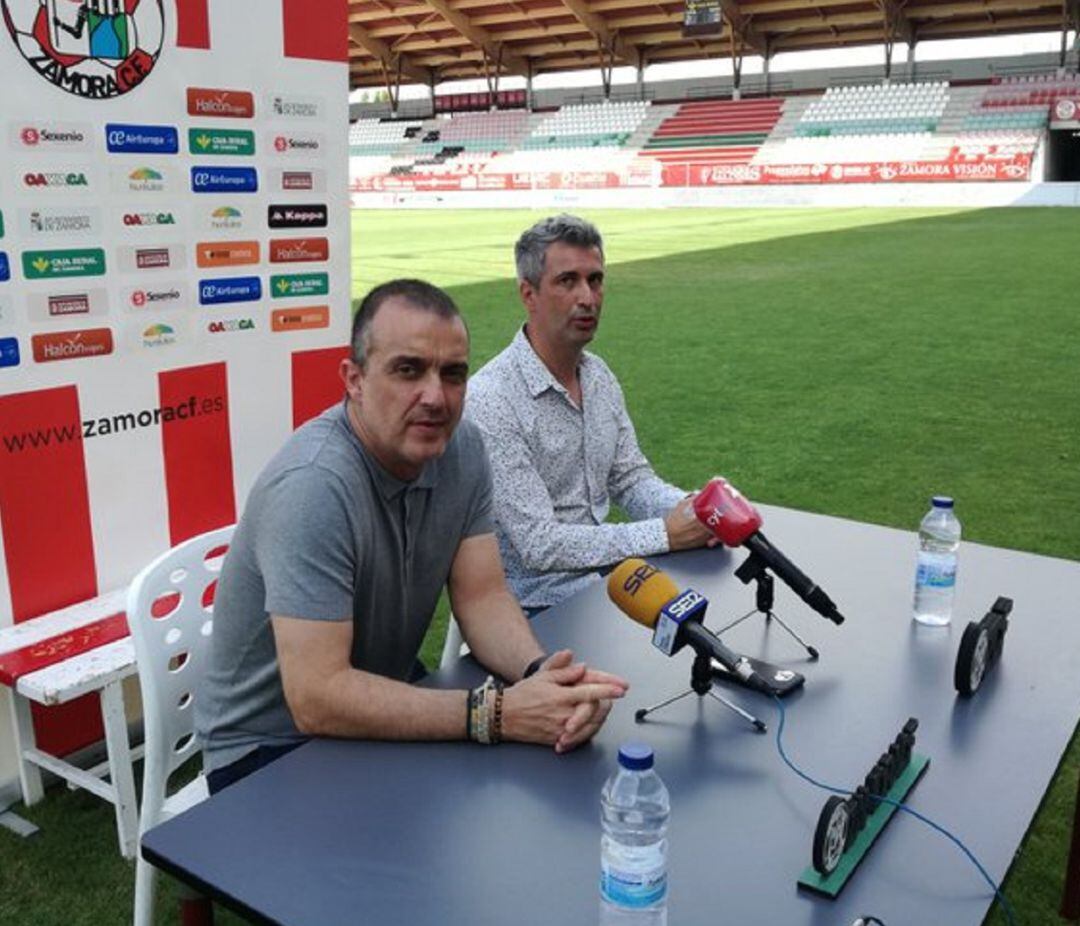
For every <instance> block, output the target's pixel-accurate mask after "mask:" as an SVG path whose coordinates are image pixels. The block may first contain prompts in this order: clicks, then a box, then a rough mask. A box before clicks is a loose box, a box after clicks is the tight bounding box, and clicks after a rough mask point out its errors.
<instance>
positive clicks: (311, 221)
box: [266, 203, 326, 228]
mask: <svg viewBox="0 0 1080 926" xmlns="http://www.w3.org/2000/svg"><path fill="white" fill-rule="evenodd" d="M266 222H267V224H268V225H269V226H270V227H271V228H325V227H326V206H325V205H323V204H321V203H319V204H314V205H304V206H300V205H297V206H293V205H291V204H287V203H283V204H274V205H270V206H268V207H267V210H266Z"/></svg>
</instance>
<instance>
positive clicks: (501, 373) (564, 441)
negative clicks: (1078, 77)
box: [465, 215, 712, 614]
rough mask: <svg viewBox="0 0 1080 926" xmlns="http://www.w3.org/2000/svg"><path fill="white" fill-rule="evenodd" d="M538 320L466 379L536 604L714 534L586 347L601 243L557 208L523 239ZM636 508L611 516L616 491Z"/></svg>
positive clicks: (505, 529) (501, 508)
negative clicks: (622, 519) (616, 566)
mask: <svg viewBox="0 0 1080 926" xmlns="http://www.w3.org/2000/svg"><path fill="white" fill-rule="evenodd" d="M514 256H515V259H516V262H517V275H518V292H519V294H520V296H521V301H522V303H523V304H524V306H525V312H526V314H527V316H528V317H527V319H526V322H525V325H524V327H523V328H522V329H521V330H520V331H518V333H517V335H516V336H515V337H514V340H513V341H511V343H510V346H509V347H507V348H506V349H505V350H504V351H503V352H502V353H500V354H499V355H498V356H496V357H495V358H494V359H492V360H491V361H490V362H489V363H487V364H486V365H485V366H484V367H483V368H482V369H481V370H480V371H479V372H478V373H477V374H476V375H475V376H473V377H472V379H470V381H469V391H468V400H467V402H466V412H465V414H466V417H467V418H469V419H470V420H472V421H474V422H475V423H476V424H477V425H479V427H480V430H481V431H482V432H483V434H484V443H485V445H486V447H487V451H488V456H489V457H490V459H491V465H492V469H493V475H494V480H495V517H496V525H497V535H498V539H499V548H500V551H501V553H502V558H503V564H504V566H505V567H506V575H507V579H508V580H509V582H510V586H511V588H512V590H513V591H514V594H515V595H517V598H518V600H519V601H520V602H521V605H522V607H523V608H525V609H526V611H528V612H529V613H530V614H535V613H536V612H537V611H539V610H541V609H543V608H546V607H550V606H551V605H554V604H558V603H559V602H560V601H562V600H563V599H564V598H567V597H569V596H570V595H572V594H574V593H575V592H576V591H578V590H579V589H581V588H583V587H584V586H585V585H587V584H588V583H589V582H591V581H593V580H595V578H596V576H597V573H598V571H599V570H603V569H605V568H606V567H609V566H610V565H611V564H613V563H617V562H619V561H620V560H622V559H624V558H625V557H627V556H648V555H649V554H655V553H667V552H668V551H670V550H686V549H691V548H693V547H700V546H705V545H707V544H711V543H712V537H711V534H710V533H709V532H708V531H707V530H706V529H705V528H704V527H703V526H702V525H701V524H699V523H698V521H697V519H696V518H695V517H694V514H693V511H692V509H691V507H690V501H689V498H688V497H687V494H686V493H685V492H683V491H682V490H681V489H679V488H677V487H675V486H673V485H671V484H670V483H667V482H665V481H664V480H663V479H661V478H659V477H658V476H657V475H656V473H655V472H654V471H653V469H652V466H650V464H649V461H648V460H647V459H645V455H644V454H643V453H642V452H641V449H640V448H639V447H638V443H637V436H636V435H635V433H634V425H633V423H632V422H631V421H630V416H629V415H628V414H627V411H626V404H625V402H624V401H623V395H622V390H621V389H620V388H619V383H618V381H617V380H616V379H615V376H614V374H613V373H612V372H611V370H610V369H608V367H607V365H606V364H605V363H604V361H603V360H601V359H600V358H599V357H597V356H596V355H595V354H591V353H589V352H587V351H586V350H585V347H586V345H587V344H588V343H589V342H590V341H591V340H592V339H593V336H594V335H595V334H596V328H597V325H598V324H599V322H600V308H601V305H602V303H603V300H604V250H603V241H602V239H601V237H600V233H599V232H598V231H597V230H596V228H595V227H594V226H593V225H592V224H590V223H589V222H586V221H585V220H583V219H580V218H577V217H576V216H571V215H559V216H554V217H551V218H548V219H544V220H542V221H540V222H538V223H537V224H536V225H534V226H533V227H532V228H530V229H529V230H528V231H526V232H525V233H524V234H523V235H522V236H521V238H520V239H518V242H517V245H516V247H515V249H514ZM612 502H614V503H616V504H617V505H619V506H620V507H621V508H622V509H623V510H624V511H625V512H626V513H627V514H628V515H629V516H630V517H631V518H633V519H634V520H633V521H632V522H631V523H627V524H608V523H605V521H606V519H607V515H608V511H609V509H610V506H611V503H612Z"/></svg>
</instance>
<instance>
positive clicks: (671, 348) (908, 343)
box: [0, 209, 1080, 926]
mask: <svg viewBox="0 0 1080 926" xmlns="http://www.w3.org/2000/svg"><path fill="white" fill-rule="evenodd" d="M541 214H542V213H539V212H526V211H523V210H522V211H479V210H478V211H460V212H427V211H406V210H402V211H397V212H360V213H354V214H353V267H352V277H353V293H354V295H355V296H359V295H361V294H362V293H363V292H364V291H366V290H367V289H368V288H369V287H370V286H372V285H374V284H375V283H378V282H381V281H383V280H386V279H390V278H391V277H395V276H419V277H424V278H427V279H430V280H432V281H433V282H435V283H438V284H440V285H443V286H445V287H447V288H449V290H450V291H451V293H452V294H453V296H454V298H455V299H456V300H457V301H458V303H459V305H460V306H461V307H462V310H463V311H464V313H465V315H466V317H467V319H468V322H469V327H470V329H471V332H472V344H473V354H472V361H473V367H474V368H478V367H479V366H480V365H481V364H482V363H483V362H484V361H485V360H487V359H488V358H490V357H491V356H492V355H494V354H495V353H496V352H497V351H498V350H500V349H501V348H502V347H503V346H504V345H505V344H506V343H507V342H508V341H509V339H510V338H511V337H512V335H513V333H514V330H515V329H516V327H517V326H518V325H519V324H520V322H521V319H522V314H521V310H520V308H519V306H518V302H517V298H516V287H515V284H514V282H513V262H512V244H513V241H514V239H515V238H516V236H517V234H518V233H519V232H520V231H521V230H522V229H523V228H524V227H525V226H527V225H528V224H530V223H531V222H532V221H533V220H535V219H536V218H538V217H540V215H541ZM585 214H586V215H587V216H589V217H590V218H592V219H594V220H595V221H596V222H597V223H598V224H599V226H600V228H601V230H602V231H603V233H604V236H605V243H606V249H607V257H608V284H607V296H606V300H605V304H604V315H603V321H602V324H601V326H600V333H599V335H598V337H597V339H596V342H595V345H594V346H595V349H596V350H597V351H598V352H599V353H601V354H602V355H603V356H604V358H605V359H606V360H607V361H608V363H609V364H610V365H611V366H612V368H613V369H614V370H615V371H616V373H617V374H618V375H619V377H620V379H621V381H622V383H623V386H624V388H625V391H626V396H627V402H628V404H629V406H630V410H631V414H632V415H633V418H634V421H635V423H636V425H637V429H638V436H639V438H640V440H641V444H642V446H643V448H644V449H645V451H646V453H647V454H648V455H649V456H650V458H651V459H652V460H653V462H654V464H655V465H656V466H657V468H658V469H659V470H660V471H661V472H662V473H664V474H665V475H666V476H668V477H669V478H671V479H672V480H673V481H676V482H678V483H681V484H683V485H686V486H694V485H698V484H700V483H701V482H702V481H704V480H705V479H707V478H708V477H709V476H711V475H713V474H714V473H717V472H720V473H723V474H725V475H727V476H728V477H730V478H731V479H732V480H733V482H734V483H735V484H736V485H738V486H740V487H742V488H743V489H744V491H746V492H747V493H748V494H749V496H750V497H751V498H752V499H754V500H756V501H760V502H765V503H770V504H778V505H785V506H789V507H793V508H800V509H804V510H807V511H817V512H823V513H827V514H832V515H838V516H841V517H847V518H854V519H856V520H860V521H867V522H872V523H876V524H885V525H890V526H894V527H900V528H904V529H909V530H914V528H915V526H916V524H917V522H918V520H919V518H920V517H921V515H922V514H923V511H924V509H925V508H926V507H927V497H928V496H929V495H930V494H931V493H933V492H948V493H950V494H952V495H954V496H955V497H956V499H957V507H958V513H959V515H960V518H961V520H962V521H963V525H964V537H965V539H966V540H973V541H978V542H981V543H987V544H992V545H995V546H1003V547H1011V548H1015V549H1021V550H1030V551H1033V552H1036V553H1042V554H1046V555H1050V556H1059V557H1067V558H1071V559H1080V520H1078V517H1077V516H1078V514H1080V480H1078V478H1077V458H1078V453H1080V450H1078V447H1080V311H1078V301H1077V290H1076V280H1077V276H1076V270H1075V268H1076V264H1077V255H1078V254H1080V220H1078V219H1077V213H1076V211H1075V210H1069V209H997V210H966V211H965V210H925V209H920V210H914V209H891V210H884V209H814V210H799V209H760V210H714V209H709V210H659V209H657V210H633V211H614V210H613V211H593V210H585ZM445 619H446V618H445V607H443V608H442V609H440V614H439V615H438V619H437V622H436V625H435V626H434V627H433V629H432V633H431V634H430V635H429V638H428V641H427V643H426V644H425V651H424V658H425V659H426V661H428V663H429V664H432V663H434V662H435V661H437V659H438V654H439V652H440V650H441V642H442V636H443V634H444V632H445ZM1078 767H1080V746H1078V743H1077V741H1076V739H1075V738H1074V742H1073V743H1072V745H1071V746H1070V748H1069V750H1068V752H1067V754H1066V757H1065V760H1064V761H1063V763H1062V767H1061V769H1060V770H1059V773H1058V775H1057V776H1056V778H1055V780H1054V782H1053V783H1052V785H1051V787H1050V789H1049V791H1048V794H1047V796H1046V799H1045V801H1044V804H1043V807H1042V809H1041V810H1040V812H1039V814H1038V816H1037V817H1036V819H1035V822H1034V824H1033V826H1032V828H1031V831H1030V832H1029V834H1028V836H1027V838H1026V840H1025V842H1024V845H1023V848H1022V851H1021V853H1020V856H1019V858H1018V860H1017V862H1016V863H1015V864H1014V865H1013V867H1012V869H1011V872H1010V875H1009V878H1008V880H1007V883H1006V894H1007V896H1008V897H1009V898H1010V900H1011V901H1012V903H1013V905H1014V907H1015V908H1016V910H1017V917H1018V922H1019V923H1022V924H1032V926H1043V924H1052V923H1055V922H1058V918H1057V913H1056V911H1057V908H1058V904H1059V902H1060V898H1061V890H1062V884H1063V878H1064V868H1065V858H1066V851H1067V846H1068V838H1069V833H1070V827H1071V821H1072V814H1073V799H1074V795H1075V792H1076V778H1077V774H1078ZM15 809H17V810H21V812H23V813H24V814H25V816H27V817H29V818H31V819H33V820H35V821H36V822H38V823H39V824H40V825H42V827H43V832H42V833H41V834H39V835H38V836H37V837H35V838H34V839H32V840H30V841H26V842H23V841H20V840H19V839H17V838H16V837H14V836H12V835H10V834H8V833H7V832H6V831H2V830H0V923H4V924H6V923H27V924H35V926H38V924H40V926H48V924H57V926H77V924H84V923H85V924H88V926H97V924H106V923H109V924H112V923H122V922H125V921H127V920H129V918H130V910H131V892H132V883H133V876H132V869H131V867H130V866H129V865H128V864H126V863H124V862H123V861H121V860H120V859H119V857H118V856H117V854H116V851H115V833H114V830H113V816H112V810H111V808H110V807H109V806H108V805H106V804H104V803H103V802H101V801H99V800H98V799H96V798H94V797H92V796H90V795H87V794H85V793H83V792H74V793H69V792H67V791H66V790H64V789H62V788H57V789H54V790H52V791H51V792H50V794H49V799H48V800H47V801H45V802H44V803H43V804H40V805H38V806H37V807H34V808H31V809H29V810H26V809H23V808H20V807H18V806H17V807H16V808H15ZM961 835H962V834H961ZM927 838H928V839H930V838H936V837H934V836H932V835H931V834H929V833H928V835H927ZM975 848H976V851H977V847H975ZM794 874H797V873H793V877H794ZM969 887H970V889H971V890H973V891H978V890H980V889H981V888H980V882H979V879H978V875H977V873H976V872H975V871H974V869H972V873H971V883H970V885H969ZM163 895H164V896H163V901H164V903H163V904H162V907H163V911H162V912H163V916H162V922H165V923H175V922H176V916H175V911H174V906H173V904H172V902H171V901H172V894H171V891H168V890H166V891H164V892H163ZM221 922H224V923H232V922H235V920H234V919H233V918H231V917H229V916H224V917H222V918H221ZM987 922H988V923H990V924H994V926H998V924H1003V923H1005V918H1004V917H1003V916H1002V915H1000V913H999V912H997V910H996V909H995V910H993V911H992V912H991V914H990V916H989V917H988V919H987Z"/></svg>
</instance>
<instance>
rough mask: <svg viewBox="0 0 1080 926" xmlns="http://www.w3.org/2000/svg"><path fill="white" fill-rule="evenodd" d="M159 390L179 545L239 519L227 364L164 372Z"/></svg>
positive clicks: (173, 533) (172, 527)
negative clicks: (197, 535) (230, 436)
mask: <svg viewBox="0 0 1080 926" xmlns="http://www.w3.org/2000/svg"><path fill="white" fill-rule="evenodd" d="M158 390H159V392H160V397H161V408H162V412H161V422H162V423H161V444H162V454H163V456H164V461H165V492H166V495H167V497H168V506H169V539H170V541H171V542H172V543H173V544H174V545H175V544H177V543H180V542H182V541H184V540H187V539H188V538H189V537H194V536H195V535H196V534H201V533H203V532H205V531H208V530H213V529H214V528H217V527H224V526H225V525H226V524H232V523H233V522H234V521H235V520H236V498H235V495H234V493H233V465H232V443H231V441H230V438H229V384H228V374H227V372H226V369H225V364H224V363H208V364H205V365H204V366H198V367H185V368H183V369H180V370H169V371H167V372H164V373H159V374H158Z"/></svg>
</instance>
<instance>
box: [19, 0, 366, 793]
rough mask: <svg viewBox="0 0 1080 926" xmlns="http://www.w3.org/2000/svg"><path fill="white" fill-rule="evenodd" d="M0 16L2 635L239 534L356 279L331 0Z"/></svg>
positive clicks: (334, 335) (30, 6) (67, 738)
mask: <svg viewBox="0 0 1080 926" xmlns="http://www.w3.org/2000/svg"><path fill="white" fill-rule="evenodd" d="M0 10H2V14H3V22H2V24H0V73H3V75H4V93H3V94H2V98H0V147H3V148H4V153H3V157H0V626H6V625H8V624H10V623H11V622H13V621H21V620H26V619H28V618H31V617H35V616H37V615H39V614H41V613H44V612H47V611H50V610H53V609H56V608H59V607H63V606H66V605H70V604H73V603H75V602H78V601H81V600H84V599H86V598H90V597H92V596H94V595H97V594H99V593H102V592H105V591H108V590H110V589H114V588H118V587H122V586H124V585H126V584H127V583H128V582H129V581H130V580H131V578H132V577H133V575H134V574H135V572H137V571H138V569H139V568H141V567H142V566H143V565H145V564H146V563H147V562H148V561H149V560H150V559H151V558H152V557H153V556H155V555H157V554H158V553H160V552H162V551H163V550H165V549H167V548H168V547H169V546H170V545H172V544H175V543H177V542H179V541H181V540H184V539H186V538H187V537H190V536H192V535H194V534H196V533H199V532H202V531H205V530H209V529H211V528H214V527H218V526H221V525H224V524H228V523H231V522H232V521H234V520H235V519H236V516H237V513H238V512H239V510H240V508H241V506H242V504H243V500H244V498H245V496H246V493H247V491H248V489H249V488H250V486H251V484H252V481H253V479H254V477H255V476H256V474H257V473H258V471H259V469H260V467H261V466H262V465H263V463H264V462H265V461H266V460H267V458H268V457H269V455H270V454H271V453H272V452H273V451H274V450H275V449H276V448H277V447H278V446H279V445H280V444H281V443H282V441H283V440H284V439H285V438H286V437H287V436H288V434H289V432H290V430H291V429H292V428H294V427H295V426H296V425H297V424H299V423H300V422H302V421H304V420H305V419H306V418H308V417H309V416H310V415H312V414H314V413H316V412H318V411H320V410H321V409H322V408H324V407H326V406H327V405H329V404H331V403H332V402H333V401H334V400H335V399H336V398H337V397H338V396H339V395H340V394H341V389H340V384H339V382H338V380H337V373H336V369H337V361H338V360H339V358H340V357H341V356H342V355H343V351H344V349H343V347H342V345H344V344H345V343H346V341H347V340H348V327H349V317H350V316H349V280H350V276H349V223H348V199H347V193H346V187H347V182H348V178H347V166H348V161H347V158H348V154H347V147H346V126H347V123H348V98H347V94H348V73H347V64H346V61H347V20H346V16H347V9H346V0H249V2H245V3H236V2H230V0H0ZM96 710H97V708H96V704H94V703H92V704H85V703H84V704H81V705H75V706H73V708H72V710H71V711H68V710H67V709H66V708H65V709H60V708H57V709H52V710H50V711H47V712H43V714H42V715H39V716H38V717H37V727H38V736H39V742H41V744H42V745H44V746H45V747H46V748H48V749H51V750H53V751H59V752H66V751H69V750H70V749H72V748H76V747H78V746H81V745H84V744H85V743H86V742H89V741H91V740H93V739H95V738H96V735H97V730H98V728H97V724H96ZM3 738H4V737H3V735H2V734H0V739H3ZM0 752H2V753H4V754H5V755H9V756H10V755H11V753H12V750H11V749H8V748H7V744H5V745H4V748H3V749H0ZM10 771H11V770H10V769H0V778H6V777H9V775H10Z"/></svg>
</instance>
